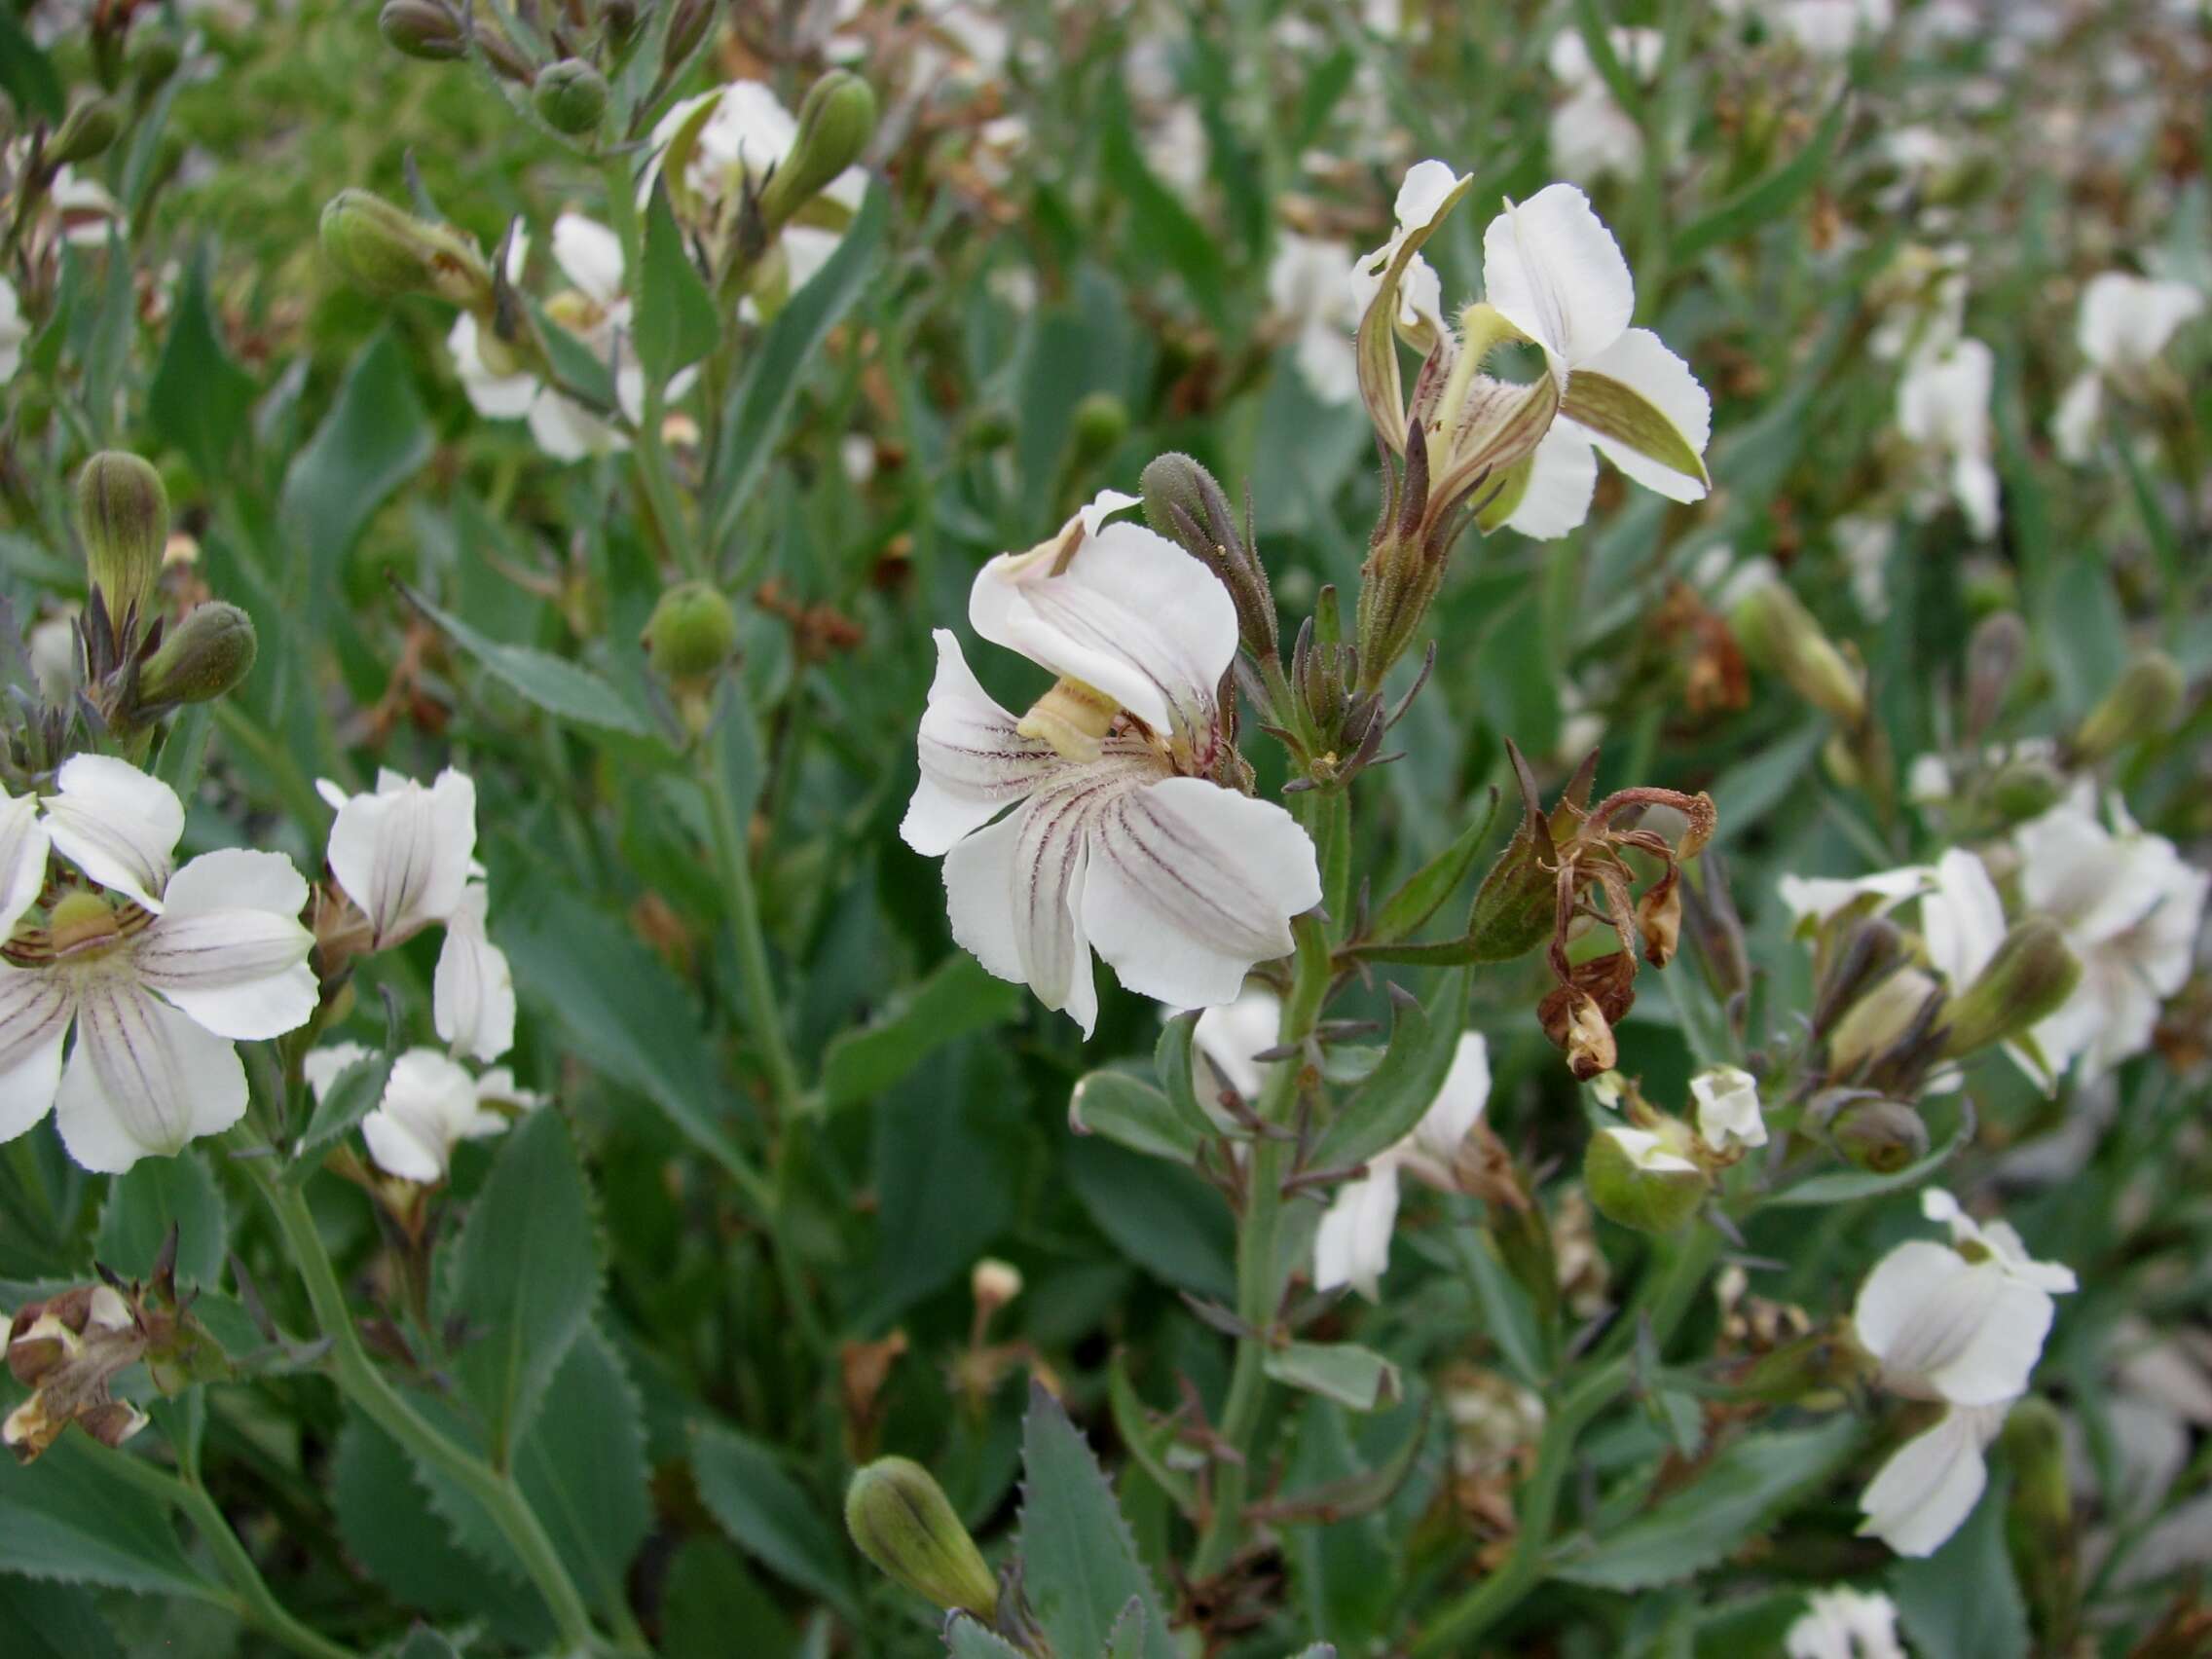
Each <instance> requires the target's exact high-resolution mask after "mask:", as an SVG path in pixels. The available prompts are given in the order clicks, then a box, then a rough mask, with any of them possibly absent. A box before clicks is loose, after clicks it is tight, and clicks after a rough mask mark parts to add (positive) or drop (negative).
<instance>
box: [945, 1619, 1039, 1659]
mask: <svg viewBox="0 0 2212 1659" xmlns="http://www.w3.org/2000/svg"><path fill="white" fill-rule="evenodd" d="M944 1650H945V1651H946V1652H947V1653H949V1654H951V1655H952V1659H1024V1655H1023V1653H1022V1651H1021V1649H1020V1648H1018V1647H1015V1646H1014V1645H1013V1644H1012V1643H1011V1642H1009V1641H1007V1640H1006V1639H1005V1638H1004V1637H1001V1636H997V1635H995V1634H993V1633H992V1632H991V1631H989V1630H986V1629H985V1628H984V1627H983V1626H982V1625H980V1624H978V1623H977V1621H976V1620H975V1619H974V1618H973V1617H972V1616H970V1615H969V1614H967V1613H957V1614H955V1615H954V1616H953V1618H952V1620H951V1622H950V1623H949V1624H947V1625H946V1626H945V1630H944Z"/></svg>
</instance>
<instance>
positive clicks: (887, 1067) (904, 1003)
mask: <svg viewBox="0 0 2212 1659" xmlns="http://www.w3.org/2000/svg"><path fill="white" fill-rule="evenodd" d="M1025 1002H1026V998H1025V997H1024V995H1023V991H1022V987H1021V986H1019V985H1016V984H1013V983H1010V982H1009V981H1007V980H1005V979H1001V978H997V977H993V976H992V975H991V974H990V973H988V972H986V971H985V970H984V968H983V966H982V964H980V963H979V962H977V960H976V959H975V958H974V957H973V956H970V955H969V954H968V953H967V952H966V951H964V950H960V951H955V952H953V954H952V955H950V956H948V957H946V958H945V959H944V961H943V962H941V963H940V964H939V965H938V967H937V968H936V970H935V971H933V972H932V973H931V974H930V976H929V977H927V978H925V979H923V980H922V981H921V983H919V984H918V985H914V986H912V987H911V988H909V989H907V990H905V991H903V992H902V993H900V995H899V996H898V997H896V998H895V999H894V1000H893V1002H892V1003H891V1006H890V1007H888V1008H886V1009H885V1010H883V1012H882V1013H880V1014H877V1015H876V1016H875V1017H874V1018H873V1019H871V1020H869V1021H868V1023H867V1024H866V1025H865V1026H860V1027H857V1028H855V1029H853V1030H851V1031H844V1032H840V1033H838V1035H837V1036H836V1037H834V1038H832V1039H831V1040H830V1047H829V1049H828V1051H826V1052H825V1053H824V1055H823V1060H822V1095H823V1100H824V1103H825V1104H826V1105H828V1106H830V1107H837V1106H850V1105H853V1104H855V1103H856V1102H858V1101H862V1100H868V1099H872V1098H874V1097H875V1096H876V1095H878V1094H881V1093H883V1092H884V1090H886V1089H888V1088H891V1087H892V1086H893V1085H895V1084H897V1083H899V1082H901V1081H902V1080H903V1079H904V1078H905V1077H906V1076H907V1075H908V1074H909V1073H911V1072H912V1071H913V1070H914V1069H915V1068H916V1067H918V1066H919V1065H920V1064H921V1063H922V1062H923V1061H924V1060H926V1059H928V1058H929V1057H930V1055H932V1054H934V1053H936V1052H937V1051H938V1050H940V1049H941V1048H943V1047H944V1045H945V1044H947V1043H951V1042H955V1041H957V1040H958V1039H960V1038H962V1037H966V1036H970V1035H972V1034H973V1033H975V1032H977V1031H987V1030H990V1029H991V1028H992V1027H994V1026H999V1025H1004V1024H1006V1023H1007V1022H1008V1021H1009V1020H1012V1019H1018V1018H1019V1017H1020V1016H1021V1011H1022V1008H1023V1006H1024V1004H1025Z"/></svg>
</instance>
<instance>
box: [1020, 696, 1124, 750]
mask: <svg viewBox="0 0 2212 1659" xmlns="http://www.w3.org/2000/svg"><path fill="white" fill-rule="evenodd" d="M1121 712H1122V706H1121V704H1119V703H1117V702H1115V701H1114V699H1113V698H1111V697H1109V696H1107V695H1106V693H1105V692H1103V691H1101V690H1099V689H1098V688H1097V687H1096V686H1094V685H1086V684H1085V683H1084V682H1082V681H1080V680H1073V679H1070V678H1068V677H1066V676H1064V675H1063V676H1062V677H1061V678H1060V679H1059V681H1058V682H1055V683H1054V685H1053V686H1052V688H1051V690H1050V691H1048V692H1046V693H1045V694H1044V696H1042V697H1040V698H1038V699H1037V701H1036V703H1035V704H1034V705H1033V706H1032V707H1031V708H1030V711H1029V712H1028V713H1027V714H1026V715H1023V716H1022V717H1021V720H1020V722H1019V723H1018V724H1017V725H1015V727H1014V730H1015V731H1017V732H1019V733H1020V734H1021V735H1022V736H1023V737H1037V738H1043V739H1044V740H1045V741H1046V742H1047V743H1049V744H1051V746H1052V752H1053V753H1054V754H1056V755H1058V756H1060V758H1062V759H1063V760H1074V761H1079V762H1082V761H1089V760H1095V759H1097V758H1098V755H1099V744H1100V741H1101V740H1102V739H1103V738H1104V737H1105V736H1106V733H1107V732H1108V731H1110V730H1111V729H1112V728H1113V725H1114V717H1115V716H1116V715H1118V714H1120V713H1121Z"/></svg>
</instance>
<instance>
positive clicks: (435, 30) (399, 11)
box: [377, 0, 468, 63]
mask: <svg viewBox="0 0 2212 1659" xmlns="http://www.w3.org/2000/svg"><path fill="white" fill-rule="evenodd" d="M377 32H378V33H379V34H381V35H383V36H384V38H385V44H386V45H387V46H389V47H390V48H391V49H392V50H393V51H394V52H399V53H404V54H405V55H407V56H409V57H420V58H422V59H424V61H425V62H431V63H438V62H450V61H452V60H453V59H455V58H457V57H465V56H467V55H468V33H467V31H466V30H465V29H464V28H462V26H461V14H460V13H459V12H457V11H455V10H454V9H453V8H452V7H451V6H449V5H447V4H446V0H385V5H384V10H383V11H381V12H379V13H378V14H377Z"/></svg>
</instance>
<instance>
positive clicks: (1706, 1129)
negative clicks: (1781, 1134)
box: [1690, 1066, 1766, 1151]
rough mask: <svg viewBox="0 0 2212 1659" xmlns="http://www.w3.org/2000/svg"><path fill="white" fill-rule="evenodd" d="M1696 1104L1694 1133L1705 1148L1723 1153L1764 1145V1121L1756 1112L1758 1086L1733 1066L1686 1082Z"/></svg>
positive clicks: (1747, 1074) (1706, 1073) (1749, 1075)
mask: <svg viewBox="0 0 2212 1659" xmlns="http://www.w3.org/2000/svg"><path fill="white" fill-rule="evenodd" d="M1690 1093H1691V1095H1692V1096H1693V1097H1694V1098H1695V1099H1696V1101H1697V1132H1698V1134H1699V1135H1700V1136H1702V1137H1703V1139H1704V1141H1705V1144H1706V1145H1707V1146H1710V1147H1712V1148H1714V1150H1715V1151H1724V1150H1726V1149H1727V1148H1728V1147H1729V1146H1730V1145H1731V1144H1733V1145H1738V1146H1764V1145H1766V1119H1765V1117H1764V1116H1763V1115H1762V1114H1761V1113H1760V1110H1759V1088H1758V1083H1757V1081H1756V1080H1755V1079H1753V1078H1752V1076H1751V1073H1750V1072H1747V1071H1743V1070H1741V1069H1739V1068H1738V1067H1735V1066H1714V1067H1711V1068H1709V1069H1708V1070H1705V1071H1702V1072H1699V1073H1698V1074H1697V1076H1695V1077H1693V1078H1691V1079H1690Z"/></svg>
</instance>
